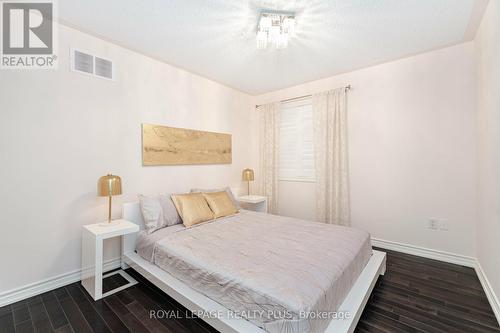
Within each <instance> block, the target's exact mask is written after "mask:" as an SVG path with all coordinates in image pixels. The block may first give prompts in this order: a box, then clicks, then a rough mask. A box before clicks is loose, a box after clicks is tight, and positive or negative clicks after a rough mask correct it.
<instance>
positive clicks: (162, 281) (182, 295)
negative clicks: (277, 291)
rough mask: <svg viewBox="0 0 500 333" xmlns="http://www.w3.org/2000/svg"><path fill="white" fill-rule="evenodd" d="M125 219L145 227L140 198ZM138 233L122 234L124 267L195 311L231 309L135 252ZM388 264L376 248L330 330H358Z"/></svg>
mask: <svg viewBox="0 0 500 333" xmlns="http://www.w3.org/2000/svg"><path fill="white" fill-rule="evenodd" d="M123 219H125V220H128V221H131V222H133V223H136V224H138V225H139V227H140V228H141V229H144V222H143V219H142V214H141V210H140V207H139V203H137V202H135V203H126V204H124V205H123ZM136 237H137V234H136V233H134V234H129V235H126V236H124V237H122V268H124V269H125V268H128V267H132V268H133V269H134V270H136V271H137V272H139V273H140V274H141V275H142V276H144V277H145V278H146V279H148V280H149V281H151V282H152V283H153V284H154V285H155V286H157V287H158V288H160V289H161V290H163V291H164V292H165V293H166V294H168V295H169V296H170V297H172V298H173V299H175V300H176V301H177V302H179V303H181V304H182V305H183V306H184V307H186V308H187V309H189V310H191V311H193V312H194V313H195V314H196V313H207V314H226V313H230V310H228V309H227V308H225V307H224V306H222V305H221V304H219V303H217V302H215V301H214V300H212V299H210V298H208V297H207V296H205V295H203V294H201V293H199V292H198V291H196V290H194V289H191V287H189V285H187V284H185V283H183V282H181V281H180V280H177V279H176V278H174V277H173V276H172V275H170V274H169V273H167V272H166V271H164V270H162V269H161V268H160V267H158V266H156V265H154V264H152V263H151V262H149V261H147V260H145V259H143V258H142V257H141V256H139V255H138V254H137V253H136V252H135V244H136ZM385 268H386V254H385V252H380V251H375V250H374V251H373V255H372V257H371V258H370V260H369V261H368V264H367V265H366V267H365V268H364V269H363V271H362V272H361V275H360V276H359V278H358V280H357V281H356V283H355V284H354V285H353V287H352V289H351V291H350V292H349V294H348V295H347V297H346V298H345V300H344V302H343V303H342V305H341V306H340V308H339V311H346V312H348V313H349V314H350V316H349V318H347V319H332V321H331V322H330V324H329V326H328V327H327V329H326V330H325V332H326V333H352V332H353V331H354V329H355V328H356V324H357V323H358V321H359V318H360V316H361V313H362V312H363V309H364V307H365V305H366V302H367V301H368V298H369V297H370V294H371V292H372V290H373V287H374V286H375V283H376V282H377V278H378V276H379V275H384V273H385ZM202 319H203V320H204V321H206V322H207V323H208V324H209V325H211V326H212V327H214V328H216V329H217V330H219V331H220V332H223V333H226V332H228V333H236V332H238V333H246V332H262V333H264V330H262V329H261V328H260V327H258V326H256V325H254V324H253V323H251V322H249V321H248V320H245V319H242V318H234V317H231V316H219V317H217V316H202Z"/></svg>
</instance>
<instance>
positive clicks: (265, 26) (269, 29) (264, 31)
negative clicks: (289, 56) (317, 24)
mask: <svg viewBox="0 0 500 333" xmlns="http://www.w3.org/2000/svg"><path fill="white" fill-rule="evenodd" d="M294 28H295V16H294V15H292V14H290V13H267V12H263V13H261V14H260V19H259V25H258V27H257V48H258V49H259V50H263V49H266V48H267V45H268V44H274V46H275V47H276V48H277V49H284V48H285V47H287V46H288V38H289V37H290V35H291V34H292V33H293V30H294Z"/></svg>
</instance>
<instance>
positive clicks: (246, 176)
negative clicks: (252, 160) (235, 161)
mask: <svg viewBox="0 0 500 333" xmlns="http://www.w3.org/2000/svg"><path fill="white" fill-rule="evenodd" d="M243 180H244V181H246V182H247V184H248V185H247V186H248V195H250V182H251V181H253V180H254V174H253V170H252V169H245V170H243Z"/></svg>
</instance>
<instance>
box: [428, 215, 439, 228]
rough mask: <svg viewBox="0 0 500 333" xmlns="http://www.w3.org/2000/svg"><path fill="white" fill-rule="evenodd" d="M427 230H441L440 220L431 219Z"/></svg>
mask: <svg viewBox="0 0 500 333" xmlns="http://www.w3.org/2000/svg"><path fill="white" fill-rule="evenodd" d="M427 229H431V230H438V229H439V220H438V219H435V218H430V219H429V221H428V222H427Z"/></svg>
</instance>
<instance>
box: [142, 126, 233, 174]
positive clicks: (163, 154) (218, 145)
mask: <svg viewBox="0 0 500 333" xmlns="http://www.w3.org/2000/svg"><path fill="white" fill-rule="evenodd" d="M231 161H232V150H231V134H223V133H213V132H204V131H196V130H190V129H184V128H175V127H167V126H160V125H151V124H142V164H143V165H144V166H151V165H187V164H229V163H231Z"/></svg>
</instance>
